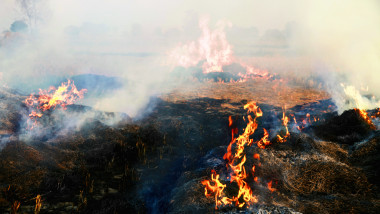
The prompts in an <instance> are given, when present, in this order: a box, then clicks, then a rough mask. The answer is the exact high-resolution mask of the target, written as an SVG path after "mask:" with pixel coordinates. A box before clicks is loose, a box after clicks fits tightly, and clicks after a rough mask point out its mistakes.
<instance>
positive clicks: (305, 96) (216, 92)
mask: <svg viewBox="0 0 380 214" xmlns="http://www.w3.org/2000/svg"><path fill="white" fill-rule="evenodd" d="M204 97H207V98H213V99H229V100H231V102H240V101H241V100H254V101H257V102H259V103H265V104H269V105H273V106H277V107H283V106H286V107H287V108H291V107H293V106H295V105H302V104H304V103H308V102H315V101H317V100H321V99H328V98H329V95H328V94H327V93H326V92H324V91H320V90H316V89H312V88H305V87H301V86H297V87H296V86H288V85H287V84H285V83H283V82H280V81H278V80H275V81H266V80H252V81H248V82H243V83H217V82H206V83H199V82H195V83H192V84H184V85H181V87H179V88H177V89H176V90H174V91H173V92H171V93H168V94H165V95H162V98H163V99H164V100H166V101H170V102H179V101H186V100H190V99H196V98H204Z"/></svg>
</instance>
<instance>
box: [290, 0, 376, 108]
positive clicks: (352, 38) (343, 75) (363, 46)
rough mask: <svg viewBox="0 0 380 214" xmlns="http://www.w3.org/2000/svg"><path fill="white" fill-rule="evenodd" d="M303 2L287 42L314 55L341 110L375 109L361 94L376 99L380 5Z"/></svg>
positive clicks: (312, 56)
mask: <svg viewBox="0 0 380 214" xmlns="http://www.w3.org/2000/svg"><path fill="white" fill-rule="evenodd" d="M302 6H303V7H302V10H299V11H298V16H299V19H298V20H297V28H296V30H295V32H294V34H293V37H292V42H291V44H292V46H293V47H294V48H295V49H296V50H297V51H299V52H300V53H302V54H304V55H306V56H308V57H310V58H311V59H312V62H313V64H314V67H315V69H314V70H313V71H314V72H317V73H318V74H319V75H320V76H321V77H323V79H324V80H325V83H326V86H327V87H326V88H327V89H328V91H329V92H330V94H331V95H332V96H333V99H334V100H335V102H336V104H337V105H338V107H339V110H340V111H343V110H345V109H348V108H353V107H356V108H374V107H379V105H378V103H376V101H375V100H373V99H372V98H371V99H368V98H365V97H363V96H362V95H361V94H372V95H375V96H376V97H378V98H380V90H379V89H380V84H379V81H378V80H379V78H380V28H379V26H380V13H379V11H380V3H379V2H378V1H375V0H373V1H372V0H370V1H355V0H348V1H342V0H338V1H308V2H307V3H304V4H302ZM367 87H368V91H367V90H366V91H363V90H362V91H360V90H361V88H366V89H367Z"/></svg>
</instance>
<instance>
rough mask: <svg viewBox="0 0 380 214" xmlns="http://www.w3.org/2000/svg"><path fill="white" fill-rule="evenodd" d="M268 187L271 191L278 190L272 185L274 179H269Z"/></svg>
mask: <svg viewBox="0 0 380 214" xmlns="http://www.w3.org/2000/svg"><path fill="white" fill-rule="evenodd" d="M267 187H268V189H269V190H270V191H271V192H274V191H276V189H275V188H273V187H272V181H269V182H268V184H267Z"/></svg>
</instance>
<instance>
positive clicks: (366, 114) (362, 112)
mask: <svg viewBox="0 0 380 214" xmlns="http://www.w3.org/2000/svg"><path fill="white" fill-rule="evenodd" d="M355 111H356V112H358V113H359V115H360V116H361V118H363V120H364V121H365V122H366V123H367V124H368V125H369V126H370V127H371V129H374V130H375V129H376V126H375V125H374V124H373V122H372V120H371V118H370V117H369V116H368V113H367V112H366V111H365V110H363V109H357V108H355Z"/></svg>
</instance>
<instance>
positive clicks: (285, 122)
mask: <svg viewBox="0 0 380 214" xmlns="http://www.w3.org/2000/svg"><path fill="white" fill-rule="evenodd" d="M285 111H286V107H284V108H283V111H282V119H281V120H282V125H283V126H284V127H285V130H286V133H285V136H283V137H281V135H277V139H278V142H281V143H284V142H286V141H287V138H288V137H289V136H290V133H289V129H288V123H289V118H288V117H287V116H285Z"/></svg>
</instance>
